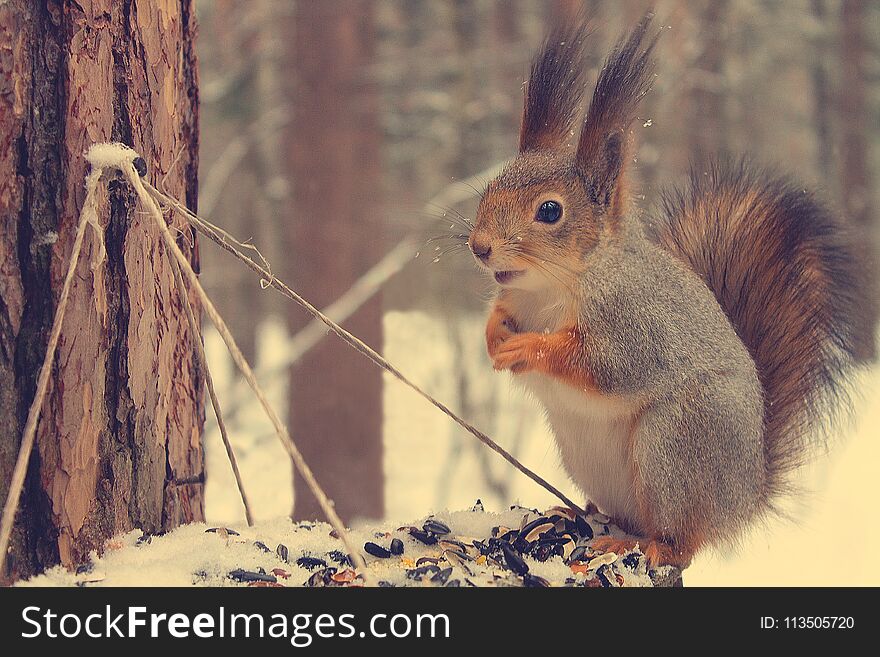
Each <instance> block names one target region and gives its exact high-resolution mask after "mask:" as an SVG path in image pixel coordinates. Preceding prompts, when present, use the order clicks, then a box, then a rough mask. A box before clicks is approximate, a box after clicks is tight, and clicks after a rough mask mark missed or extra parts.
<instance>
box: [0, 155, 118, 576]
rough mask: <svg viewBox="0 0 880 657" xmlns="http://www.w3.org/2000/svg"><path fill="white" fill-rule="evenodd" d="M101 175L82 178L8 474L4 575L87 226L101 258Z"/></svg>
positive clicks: (1, 532)
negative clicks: (75, 221)
mask: <svg viewBox="0 0 880 657" xmlns="http://www.w3.org/2000/svg"><path fill="white" fill-rule="evenodd" d="M101 174H102V170H101V169H100V168H93V170H92V172H91V173H90V174H89V175H88V176H87V177H86V199H85V201H84V202H83V207H82V211H81V212H80V219H79V225H78V226H77V229H76V237H75V238H74V240H73V249H71V252H70V261H69V264H68V266H67V275H66V276H65V277H64V285H63V286H62V288H61V295H60V296H59V297H58V305H57V306H56V307H55V317H54V318H53V319H52V330H51V332H50V333H49V343H48V345H47V346H46V355H45V356H44V357H43V364H42V366H41V367H40V374H39V376H38V377H37V389H36V392H35V393H34V399H33V401H32V402H31V406H30V408H29V409H28V416H27V421H26V422H25V425H24V432H23V433H22V436H21V446H20V447H19V450H18V458H17V459H16V461H15V468H14V469H13V471H12V478H11V479H10V482H9V493H8V494H7V496H6V504H5V505H4V506H3V518H2V520H0V573H4V572H5V567H6V552H7V550H8V549H9V539H10V537H11V536H12V527H13V525H14V523H15V514H16V512H17V510H18V503H19V501H20V500H21V490H22V486H23V485H24V480H25V476H26V475H27V467H28V462H29V461H30V458H31V452H32V451H33V448H34V439H35V437H36V434H37V422H38V420H39V419H40V412H41V411H42V408H43V400H44V399H45V397H46V390H47V389H48V387H49V375H50V374H51V373H52V363H53V361H54V360H55V351H56V350H57V349H58V340H59V338H60V337H61V326H62V324H63V322H64V313H65V311H66V310H67V301H68V299H69V298H70V288H71V286H72V283H73V278H74V274H75V271H76V265H77V262H79V255H80V251H81V250H82V244H83V238H84V237H85V233H86V226H88V225H89V224H91V225H92V226H93V227H94V228H95V230H96V234H97V236H98V240H99V246H100V251H99V256H98V257H99V259H103V257H104V242H103V239H102V237H101V234H100V232H98V230H99V226H98V224H97V220H96V217H95V208H96V205H97V199H96V198H95V193H96V191H97V188H98V181H99V180H100V179H101Z"/></svg>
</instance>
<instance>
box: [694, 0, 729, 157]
mask: <svg viewBox="0 0 880 657" xmlns="http://www.w3.org/2000/svg"><path fill="white" fill-rule="evenodd" d="M727 8H728V5H727V0H709V1H708V2H707V3H706V4H705V5H703V6H702V7H701V8H700V9H699V10H698V11H697V14H696V16H697V21H698V22H697V24H698V25H699V37H698V38H699V40H700V50H699V54H698V59H697V61H696V62H695V66H694V68H695V70H694V74H693V75H692V79H693V82H692V84H693V86H692V88H691V92H690V103H691V111H692V117H691V124H690V131H689V138H690V144H689V150H690V157H691V158H692V160H693V161H694V162H695V163H697V164H703V163H705V162H707V161H708V160H710V159H715V158H718V157H720V156H723V155H724V154H725V152H726V150H725V149H726V141H727V140H726V136H727V132H726V125H725V117H724V84H725V76H724V50H725V40H724V27H725V21H726V14H727Z"/></svg>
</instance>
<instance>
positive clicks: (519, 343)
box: [492, 333, 544, 374]
mask: <svg viewBox="0 0 880 657" xmlns="http://www.w3.org/2000/svg"><path fill="white" fill-rule="evenodd" d="M543 342H544V338H543V336H541V335H538V334H537V333H520V334H518V335H513V336H511V337H509V338H508V339H507V340H505V341H504V342H503V343H501V344H500V345H499V346H498V348H497V349H496V350H495V353H494V354H493V355H492V365H493V367H494V368H495V369H496V370H510V371H511V372H513V373H514V374H520V373H522V372H527V371H529V370H531V369H533V368H534V367H535V363H536V361H537V360H538V359H539V358H540V357H541V353H542V349H543V347H542V345H543Z"/></svg>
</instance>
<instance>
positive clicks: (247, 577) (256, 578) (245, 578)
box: [227, 568, 278, 582]
mask: <svg viewBox="0 0 880 657" xmlns="http://www.w3.org/2000/svg"><path fill="white" fill-rule="evenodd" d="M227 577H229V579H231V580H233V581H236V582H277V581H278V580H277V579H276V577H275V576H274V575H266V574H265V573H255V572H252V571H250V570H242V569H241V568H236V569H235V570H232V571H230V572H229V574H228V575H227Z"/></svg>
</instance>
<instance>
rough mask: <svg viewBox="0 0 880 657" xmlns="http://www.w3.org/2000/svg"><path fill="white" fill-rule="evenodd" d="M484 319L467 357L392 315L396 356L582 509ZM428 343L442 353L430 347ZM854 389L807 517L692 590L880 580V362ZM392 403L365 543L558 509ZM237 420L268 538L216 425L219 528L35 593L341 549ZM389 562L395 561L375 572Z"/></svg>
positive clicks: (416, 409) (425, 412)
mask: <svg viewBox="0 0 880 657" xmlns="http://www.w3.org/2000/svg"><path fill="white" fill-rule="evenodd" d="M483 321H484V320H483V318H482V317H479V316H474V317H469V318H463V319H460V318H455V319H454V322H455V323H456V324H457V326H459V327H460V330H461V331H462V334H461V336H460V343H461V345H462V347H461V348H462V349H463V350H464V353H463V354H462V355H456V352H455V349H454V341H453V339H452V337H451V335H450V330H451V329H450V325H451V324H452V323H453V322H450V321H449V320H447V319H445V318H438V317H437V316H433V315H430V314H427V313H424V312H391V313H388V314H387V315H386V317H385V326H384V328H385V336H386V344H385V350H384V352H385V355H386V356H387V357H388V358H389V359H390V360H391V362H393V363H396V364H398V365H400V366H401V367H402V369H403V371H404V372H405V373H406V374H407V375H408V376H410V377H411V378H412V379H413V380H414V381H415V382H416V383H418V384H419V385H422V386H424V387H425V388H426V389H427V390H428V392H430V393H431V394H433V395H435V396H437V398H438V399H441V400H443V401H445V402H448V403H449V404H450V406H451V407H452V408H453V409H454V410H460V409H461V408H463V404H462V403H461V401H462V400H460V399H459V398H458V383H457V380H456V379H455V376H454V375H455V372H456V368H462V367H463V368H466V370H467V373H468V376H469V380H470V382H471V385H470V388H471V395H472V397H473V399H471V400H470V401H471V403H470V405H469V408H470V412H471V413H472V414H473V415H474V416H473V417H468V418H467V419H469V420H471V421H473V422H474V423H475V424H476V426H478V427H479V428H481V429H485V430H486V431H487V432H488V433H489V435H491V436H492V437H493V438H494V439H495V440H497V441H498V442H499V443H500V444H501V445H502V446H504V447H505V448H506V449H509V450H511V451H513V452H514V453H515V454H516V455H517V457H518V458H520V459H521V460H522V461H523V463H525V464H526V465H527V466H528V467H530V468H532V469H533V470H535V471H536V472H538V474H540V475H542V476H543V477H545V478H546V479H547V480H548V481H550V482H551V483H553V484H554V485H556V486H557V487H559V488H560V489H561V490H562V491H563V492H564V493H565V494H566V495H569V496H571V497H572V499H575V500H577V499H579V498H580V495H579V494H578V492H577V490H576V489H575V488H574V486H573V485H571V483H570V482H569V481H568V478H567V476H566V475H565V472H564V471H563V470H562V468H561V466H560V464H559V461H558V457H557V454H556V450H555V447H554V446H553V442H552V440H551V438H550V436H549V434H548V431H547V428H546V426H545V424H544V420H543V417H542V415H541V412H540V411H539V409H538V407H537V405H536V404H535V403H534V402H533V401H531V400H529V399H528V398H527V397H526V396H525V395H524V394H523V393H521V392H519V391H518V390H517V389H516V388H515V387H514V386H513V385H512V383H511V380H510V377H509V375H499V374H496V373H494V372H492V370H491V367H490V366H489V364H488V361H486V360H485V354H484V353H483V348H482V330H483ZM285 339H286V334H285V330H284V327H283V324H282V323H281V322H280V321H274V322H267V323H266V324H264V325H263V326H262V327H261V328H260V340H259V345H260V350H259V354H258V362H257V366H258V368H263V369H265V368H270V367H271V366H272V359H273V354H274V353H282V352H283V350H282V349H281V348H280V346H281V344H283V342H284V340H285ZM327 339H334V338H332V337H329V338H327ZM205 343H206V348H207V351H208V355H209V359H210V360H211V363H212V373H213V375H214V378H215V380H216V382H217V386H218V391H219V394H220V397H221V402H222V403H223V405H224V407H226V408H231V406H232V405H233V403H237V402H238V400H239V399H244V400H246V401H247V400H249V397H248V392H247V391H246V390H245V389H243V388H240V389H239V388H236V387H235V386H234V385H232V384H231V381H232V380H233V378H232V374H233V370H232V366H231V364H230V363H229V361H228V359H227V358H226V356H225V353H224V351H223V349H224V348H223V345H222V342H221V341H220V339H219V337H217V336H216V334H215V333H213V332H212V331H210V330H208V331H206V335H205ZM426 344H429V345H431V348H430V349H426V348H425V345H426ZM491 377H495V378H494V379H493V378H491ZM266 387H267V389H268V394H269V396H270V400H271V401H272V403H273V404H274V405H275V408H276V409H277V410H278V411H280V412H282V413H283V412H285V411H286V407H287V403H286V382H285V381H283V380H282V381H278V382H276V383H274V384H273V385H268V386H266ZM854 390H855V392H856V400H855V401H856V412H855V414H854V417H855V420H854V422H853V423H852V426H850V427H846V428H845V429H844V430H841V431H840V433H839V435H838V436H837V437H836V438H835V440H834V441H833V442H832V445H831V449H830V453H829V454H828V455H822V456H821V457H820V458H819V459H817V461H816V463H815V464H814V465H813V467H811V468H810V469H808V470H807V471H805V473H804V475H803V477H802V481H801V483H802V485H803V486H804V488H805V489H806V490H807V491H809V493H808V494H806V495H804V496H801V497H798V498H797V499H795V500H794V501H793V502H794V503H793V505H792V508H791V509H790V511H791V513H792V515H793V518H794V520H793V521H785V520H778V521H771V522H768V523H766V524H763V525H759V526H757V527H755V528H754V530H753V531H752V532H751V533H750V534H748V535H747V536H745V537H744V538H743V540H742V541H741V542H740V543H739V544H738V545H737V546H732V547H731V546H725V547H724V548H723V549H722V550H720V551H718V552H716V553H713V552H708V553H705V554H701V555H698V557H697V559H696V560H695V562H694V564H693V565H692V566H691V567H690V568H689V569H688V570H687V571H686V572H685V574H684V581H685V585H686V586H700V585H878V584H880V570H878V569H877V568H876V557H875V556H874V550H873V547H872V546H873V545H876V544H877V542H878V541H880V512H878V508H877V504H876V492H875V489H876V484H875V481H876V472H877V466H878V463H880V440H878V434H880V432H878V427H880V366H876V367H874V368H873V369H871V370H869V371H865V372H863V373H862V375H861V376H860V378H859V379H858V381H857V382H856V385H855V386H854ZM384 397H385V398H384V412H385V427H384V429H385V441H386V450H385V475H386V499H387V519H386V520H385V521H383V522H380V523H373V525H374V526H363V525H361V524H360V523H357V522H355V523H354V524H355V528H356V529H355V536H356V538H357V540H358V541H360V544H361V545H362V544H363V542H364V541H367V540H374V541H375V542H377V543H379V544H380V545H383V546H384V547H388V543H389V541H390V537H385V536H384V533H385V532H388V533H389V534H393V535H394V536H398V535H399V534H396V533H395V531H396V529H397V528H398V527H400V526H403V525H406V524H418V522H415V523H412V522H410V523H407V522H399V521H392V520H390V519H407V518H408V519H413V518H422V519H423V518H424V517H426V514H430V513H434V512H436V513H437V514H438V517H439V518H441V519H444V521H445V522H447V523H448V524H449V525H450V527H451V528H452V529H453V530H454V532H455V533H456V534H459V535H462V536H471V537H480V536H485V535H486V532H487V531H488V529H489V526H488V525H487V523H494V524H495V525H497V524H504V522H509V523H510V524H511V526H514V525H517V526H518V524H519V517H521V515H522V514H521V513H520V514H519V515H518V516H517V514H516V512H504V514H508V513H513V514H514V515H515V516H517V517H516V518H508V517H507V516H506V515H504V514H500V515H496V514H492V513H485V514H478V513H472V512H470V511H464V512H462V511H459V512H448V511H442V509H447V508H451V509H470V508H471V506H472V505H473V502H474V500H475V499H477V498H482V500H483V501H484V502H485V506H486V508H487V509H506V508H508V507H509V506H510V505H511V504H516V503H521V504H523V505H524V506H527V507H538V508H541V509H544V508H547V507H549V506H552V505H554V504H557V503H558V501H557V500H556V499H554V498H553V496H552V495H550V494H549V493H547V492H546V491H545V490H543V489H542V488H540V487H538V486H537V485H536V484H534V483H533V482H531V481H530V480H529V479H527V478H525V477H524V476H522V475H521V474H519V473H517V472H515V471H514V470H513V469H512V468H510V466H508V465H507V464H506V463H504V462H503V461H502V460H501V459H500V458H498V457H497V456H496V455H495V454H493V453H491V452H488V450H486V448H485V447H484V446H482V445H481V444H479V443H477V442H476V441H475V440H474V439H473V438H472V437H471V436H469V435H468V434H466V433H465V432H464V431H463V430H462V429H461V428H460V427H458V426H457V425H456V424H454V423H453V422H452V421H451V420H449V419H448V418H446V417H445V416H443V415H442V414H440V413H439V412H438V411H437V410H436V409H435V408H433V407H432V406H431V405H430V404H428V403H427V402H425V401H424V400H423V399H421V398H420V397H418V396H417V395H415V393H413V392H412V391H411V390H409V389H408V388H406V387H405V386H403V385H401V384H400V383H399V382H397V381H396V380H394V379H393V378H390V377H388V378H386V382H385V396H384ZM208 414H209V416H210V410H208ZM227 420H228V421H229V424H230V438H231V440H232V443H233V446H234V448H235V450H236V452H237V454H238V457H239V466H240V468H241V471H242V476H243V479H244V483H245V486H246V490H247V492H248V495H249V497H250V499H251V503H252V507H253V511H254V515H255V517H256V519H257V525H256V526H255V527H253V528H247V527H246V525H245V523H244V514H243V511H242V508H241V503H240V500H239V498H238V493H237V490H236V488H235V483H234V480H233V478H232V473H231V470H230V467H229V464H228V463H227V461H226V456H225V453H224V451H223V447H222V445H221V443H220V440H219V436H218V434H217V432H216V427H215V426H214V425H213V423H209V425H208V429H207V431H206V435H205V446H206V462H207V472H208V475H209V476H208V479H207V484H206V511H207V524H197V525H191V526H187V527H181V528H179V529H177V530H175V531H173V532H171V533H169V534H168V535H166V536H157V537H152V538H151V542H150V543H149V544H146V545H144V544H140V545H138V543H137V540H138V538H139V537H140V535H141V534H140V532H131V533H129V534H126V535H124V536H121V537H117V538H116V539H114V540H113V541H111V543H110V544H109V547H108V550H107V552H106V553H105V555H104V556H103V557H101V558H98V557H97V556H96V557H95V559H94V563H95V566H94V569H93V570H92V571H91V572H88V573H80V574H79V575H77V574H75V573H68V572H66V571H65V570H63V569H61V568H55V569H52V570H51V571H49V572H48V573H46V574H45V575H44V576H42V577H39V578H36V579H35V580H32V581H31V582H28V583H26V585H72V584H74V583H78V582H89V581H93V580H94V581H95V584H96V585H97V584H101V585H123V584H124V585H137V584H150V585H179V586H188V585H191V584H193V583H210V584H214V585H231V584H234V582H232V581H231V580H229V579H228V578H227V577H226V573H228V572H229V570H233V569H235V568H242V569H245V570H255V569H257V568H264V569H265V570H267V572H268V571H270V570H271V568H274V567H276V566H278V565H279V564H278V563H277V560H276V559H275V558H274V556H273V555H267V554H265V553H263V552H261V551H260V550H258V549H255V548H254V545H253V544H254V541H257V540H259V541H262V542H263V543H265V544H266V545H267V546H268V547H269V548H270V549H271V550H272V551H274V549H275V547H276V545H278V544H279V543H283V544H285V545H287V546H288V547H289V548H290V550H291V553H292V554H295V555H296V554H312V553H314V554H324V553H326V552H327V550H328V549H329V548H328V546H329V545H330V544H331V543H335V539H331V538H330V537H329V535H328V529H327V527H326V525H319V526H318V528H320V529H318V528H316V529H314V530H312V531H311V532H310V531H309V530H305V529H302V528H297V527H295V526H294V525H293V524H292V523H291V522H290V521H289V520H288V519H287V518H286V515H287V514H288V513H289V512H290V509H291V508H292V503H293V497H292V495H293V493H292V485H291V477H292V472H291V467H290V462H289V459H288V457H287V455H286V453H285V451H284V450H283V448H282V447H281V446H280V444H279V442H278V440H277V438H276V437H275V436H274V434H273V432H272V429H271V425H270V424H269V423H268V421H266V420H265V418H264V417H263V414H262V412H261V411H260V409H259V407H258V405H256V404H253V403H246V404H245V405H244V412H243V413H241V414H239V415H238V416H237V417H235V418H234V419H233V418H231V417H228V418H227ZM517 436H519V437H518V438H517ZM481 461H485V464H481ZM486 467H488V470H489V471H490V472H491V474H492V476H493V477H495V478H496V479H497V480H498V481H499V482H501V483H502V484H504V485H506V486H507V492H506V495H505V497H504V498H503V499H502V498H501V497H499V495H497V494H496V493H495V492H494V491H493V490H492V489H490V488H489V486H488V485H487V484H486V483H485V481H486V480H485V468H486ZM501 519H503V520H504V522H502V520H501ZM211 527H229V528H231V529H233V530H235V531H237V532H239V536H234V535H233V536H228V537H224V536H223V535H222V532H221V533H206V532H205V530H206V529H208V528H211ZM377 530H380V533H383V538H382V539H376V538H374V537H373V533H374V531H377ZM829 531H834V532H835V534H834V541H833V543H831V542H830V541H829V540H828V539H827V538H825V537H826V536H827V535H828V532H829ZM403 540H404V542H405V543H406V554H407V557H408V558H411V557H410V555H416V554H426V552H416V550H417V548H419V546H418V545H416V544H415V542H413V541H412V539H411V538H409V537H408V536H404V537H403ZM337 547H339V546H337ZM339 549H341V548H339ZM829 554H830V555H831V558H832V559H836V560H837V561H838V562H839V563H840V564H841V565H840V566H839V567H834V568H824V567H823V568H818V567H817V562H816V559H817V556H818V555H823V559H824V558H826V557H827V555H829ZM835 555H837V556H835ZM291 560H294V559H291ZM368 560H369V561H370V563H371V564H374V565H373V566H371V567H372V568H375V569H376V571H377V573H379V572H381V573H382V576H384V577H388V578H390V579H391V580H393V581H395V582H398V581H400V579H401V577H403V576H402V575H401V573H402V572H403V570H402V569H401V568H391V566H390V562H389V563H384V562H381V560H377V559H374V558H373V557H368ZM526 561H527V563H528V564H529V566H530V572H532V573H533V574H535V575H538V576H540V577H544V578H545V579H548V580H550V581H552V582H557V583H558V582H560V578H562V577H563V575H566V576H567V577H571V571H570V570H569V568H568V567H567V566H565V565H564V564H563V563H562V561H561V560H559V559H556V560H549V561H547V562H544V563H540V562H537V561H535V560H534V559H531V558H529V557H526ZM377 562H381V563H379V564H378V565H375V564H376V563H377ZM285 568H287V569H288V570H290V572H291V577H290V579H289V580H279V581H281V583H284V584H288V585H294V584H295V585H299V584H302V583H303V581H304V580H305V579H306V578H307V577H308V576H309V571H306V570H304V569H301V568H299V567H297V566H295V565H293V566H291V565H286V566H285ZM385 571H388V572H385ZM392 571H393V572H392ZM198 572H204V573H206V574H209V576H208V577H207V578H206V579H203V580H200V581H195V579H198V578H195V576H194V573H198ZM645 576H646V575H645ZM577 577H582V576H580V575H579V576H577ZM97 580H99V581H97ZM642 583H645V582H644V581H643V582H642Z"/></svg>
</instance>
